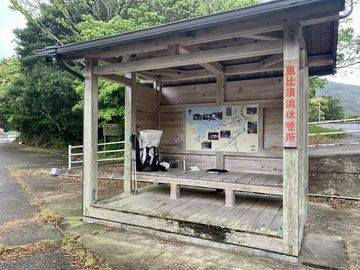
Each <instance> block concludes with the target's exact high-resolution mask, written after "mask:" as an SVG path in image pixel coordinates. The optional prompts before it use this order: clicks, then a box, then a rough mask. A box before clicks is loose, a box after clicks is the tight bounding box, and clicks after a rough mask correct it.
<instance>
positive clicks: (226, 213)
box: [99, 174, 282, 237]
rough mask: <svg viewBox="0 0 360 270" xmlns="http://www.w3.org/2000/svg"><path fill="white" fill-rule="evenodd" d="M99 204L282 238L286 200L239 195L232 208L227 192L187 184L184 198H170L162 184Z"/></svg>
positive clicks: (120, 209) (182, 193)
mask: <svg viewBox="0 0 360 270" xmlns="http://www.w3.org/2000/svg"><path fill="white" fill-rule="evenodd" d="M242 176H244V174H243V175H241V176H240V177H242ZM99 206H101V207H109V208H111V209H113V210H118V211H122V212H128V213H136V214H140V215H146V216H153V217H159V218H166V219H173V220H182V221H188V222H194V223H199V224H206V225H213V226H219V227H223V228H229V229H233V230H237V231H247V232H253V233H257V234H262V235H271V236H277V237H281V228H282V201H281V200H276V199H267V198H263V197H261V196H253V195H244V194H241V195H240V194H237V195H236V204H235V206H233V207H229V206H225V205H224V192H216V191H214V190H212V189H200V188H189V187H183V188H182V189H181V196H180V198H179V199H177V200H173V199H170V197H169V186H168V185H159V186H155V187H154V188H153V189H149V190H148V191H146V192H141V193H139V194H138V195H133V196H128V197H125V198H121V199H120V200H119V201H118V202H117V203H115V202H112V200H111V203H108V204H99ZM279 232H280V233H279Z"/></svg>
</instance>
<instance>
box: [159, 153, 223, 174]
mask: <svg viewBox="0 0 360 270" xmlns="http://www.w3.org/2000/svg"><path fill="white" fill-rule="evenodd" d="M183 157H185V159H186V167H187V168H188V169H189V168H190V166H198V167H199V168H200V169H201V170H207V169H210V168H215V167H216V157H215V155H206V154H204V155H193V154H167V153H160V158H161V159H173V160H177V161H178V165H179V168H182V159H183Z"/></svg>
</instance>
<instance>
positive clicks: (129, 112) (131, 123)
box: [124, 73, 136, 193]
mask: <svg viewBox="0 0 360 270" xmlns="http://www.w3.org/2000/svg"><path fill="white" fill-rule="evenodd" d="M126 77H128V78H129V79H130V80H131V83H130V86H126V87H125V157H124V192H125V193H130V192H132V190H133V188H132V181H131V170H132V167H131V166H132V164H131V163H132V147H131V143H130V136H131V134H132V133H134V132H136V121H135V119H136V106H135V105H136V75H135V73H128V74H126Z"/></svg>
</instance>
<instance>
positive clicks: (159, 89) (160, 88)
mask: <svg viewBox="0 0 360 270" xmlns="http://www.w3.org/2000/svg"><path fill="white" fill-rule="evenodd" d="M162 89H163V83H162V81H159V82H158V89H157V90H158V93H157V94H158V104H157V106H158V107H157V114H158V119H157V122H158V123H157V124H158V125H157V126H158V129H160V105H161V97H162Z"/></svg>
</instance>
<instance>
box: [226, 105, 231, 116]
mask: <svg viewBox="0 0 360 270" xmlns="http://www.w3.org/2000/svg"><path fill="white" fill-rule="evenodd" d="M225 116H232V107H226V108H225Z"/></svg>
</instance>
